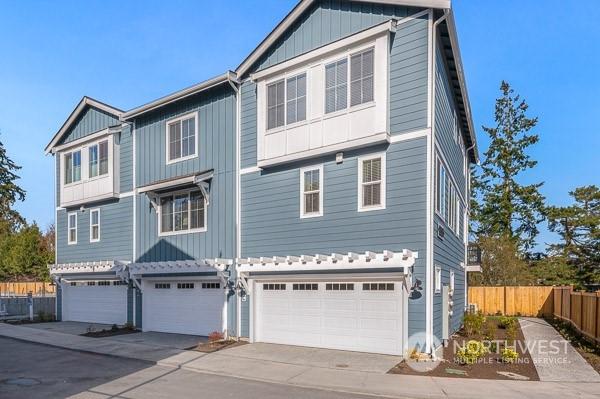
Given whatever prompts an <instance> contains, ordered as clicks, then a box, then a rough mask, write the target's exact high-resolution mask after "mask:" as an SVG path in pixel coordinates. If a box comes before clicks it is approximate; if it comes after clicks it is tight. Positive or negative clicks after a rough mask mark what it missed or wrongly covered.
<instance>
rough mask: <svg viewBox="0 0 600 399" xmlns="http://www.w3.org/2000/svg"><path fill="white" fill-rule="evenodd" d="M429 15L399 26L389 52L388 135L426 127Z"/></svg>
mask: <svg viewBox="0 0 600 399" xmlns="http://www.w3.org/2000/svg"><path fill="white" fill-rule="evenodd" d="M428 18H429V17H428V15H424V16H422V17H420V18H417V19H415V20H412V21H408V22H405V23H402V24H400V25H398V29H397V31H396V34H395V35H392V48H391V52H390V82H389V88H390V133H391V134H398V133H403V132H407V131H411V130H417V129H424V128H426V127H427V69H428V68H427V57H428V56H427V47H428V46H427V43H428V31H429V30H428V26H429V22H428V21H429V19H428Z"/></svg>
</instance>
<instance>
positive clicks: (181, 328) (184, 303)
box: [142, 280, 225, 335]
mask: <svg viewBox="0 0 600 399" xmlns="http://www.w3.org/2000/svg"><path fill="white" fill-rule="evenodd" d="M143 284H144V290H143V296H142V298H143V299H142V302H143V315H142V326H143V330H144V331H160V332H169V333H178V334H192V335H208V334H210V333H211V332H213V331H222V330H223V326H222V322H221V320H222V312H223V302H224V300H225V294H224V292H223V285H222V284H221V283H220V282H219V281H189V280H186V281H152V280H146V281H144V283H143Z"/></svg>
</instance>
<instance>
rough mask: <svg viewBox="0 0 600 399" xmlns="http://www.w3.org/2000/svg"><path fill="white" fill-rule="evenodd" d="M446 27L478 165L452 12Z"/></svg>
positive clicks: (471, 117)
mask: <svg viewBox="0 0 600 399" xmlns="http://www.w3.org/2000/svg"><path fill="white" fill-rule="evenodd" d="M447 25H448V35H449V38H450V44H451V47H452V55H453V57H454V63H455V65H456V72H457V76H458V83H459V86H460V92H461V95H462V102H463V106H464V110H465V118H466V123H467V126H468V127H469V136H470V139H471V143H472V148H471V152H472V157H471V161H472V162H473V163H478V162H479V150H478V148H477V136H476V133H475V128H474V124H473V115H472V112H471V105H470V101H469V93H468V90H467V81H466V78H465V74H464V68H463V63H462V57H461V55H460V46H459V44H458V36H457V33H456V24H455V21H454V13H453V12H452V11H450V13H449V14H448V18H447Z"/></svg>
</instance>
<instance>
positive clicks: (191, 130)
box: [167, 112, 198, 164]
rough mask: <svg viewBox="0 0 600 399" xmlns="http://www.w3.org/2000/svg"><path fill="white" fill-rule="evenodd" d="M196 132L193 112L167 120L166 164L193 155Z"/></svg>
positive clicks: (195, 153)
mask: <svg viewBox="0 0 600 399" xmlns="http://www.w3.org/2000/svg"><path fill="white" fill-rule="evenodd" d="M197 134H198V129H197V126H196V113H195V112H194V113H192V114H187V115H184V116H181V117H179V118H176V119H172V120H170V121H168V122H167V164H169V163H173V162H178V161H183V160H186V159H190V158H193V157H195V156H196V155H197V152H196V147H197V145H196V144H197V143H198V137H197Z"/></svg>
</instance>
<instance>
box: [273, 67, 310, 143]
mask: <svg viewBox="0 0 600 399" xmlns="http://www.w3.org/2000/svg"><path fill="white" fill-rule="evenodd" d="M309 70H310V68H309V67H306V66H304V67H302V68H301V69H294V70H292V71H289V72H287V73H285V74H283V75H278V76H275V77H273V78H271V79H269V80H267V81H265V94H264V104H265V107H264V108H265V132H264V133H265V134H273V133H277V132H282V131H285V130H287V129H293V128H295V127H298V126H302V125H306V124H308V123H310V122H312V121H311V120H309V109H310V108H309V107H310V105H309V104H308V101H309V97H310V96H309V90H310V84H311V80H310V79H311V78H310V73H309ZM300 75H305V79H306V94H305V98H306V100H305V101H306V110H305V111H304V112H305V117H304V119H303V120H301V121H296V122H292V123H288V121H287V80H288V79H291V78H295V77H298V76H300ZM281 80H283V99H284V102H283V113H284V117H283V125H281V126H276V127H272V128H270V129H269V125H268V123H269V102H268V101H269V99H268V87H269V86H270V85H272V84H274V83H277V82H279V81H281Z"/></svg>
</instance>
